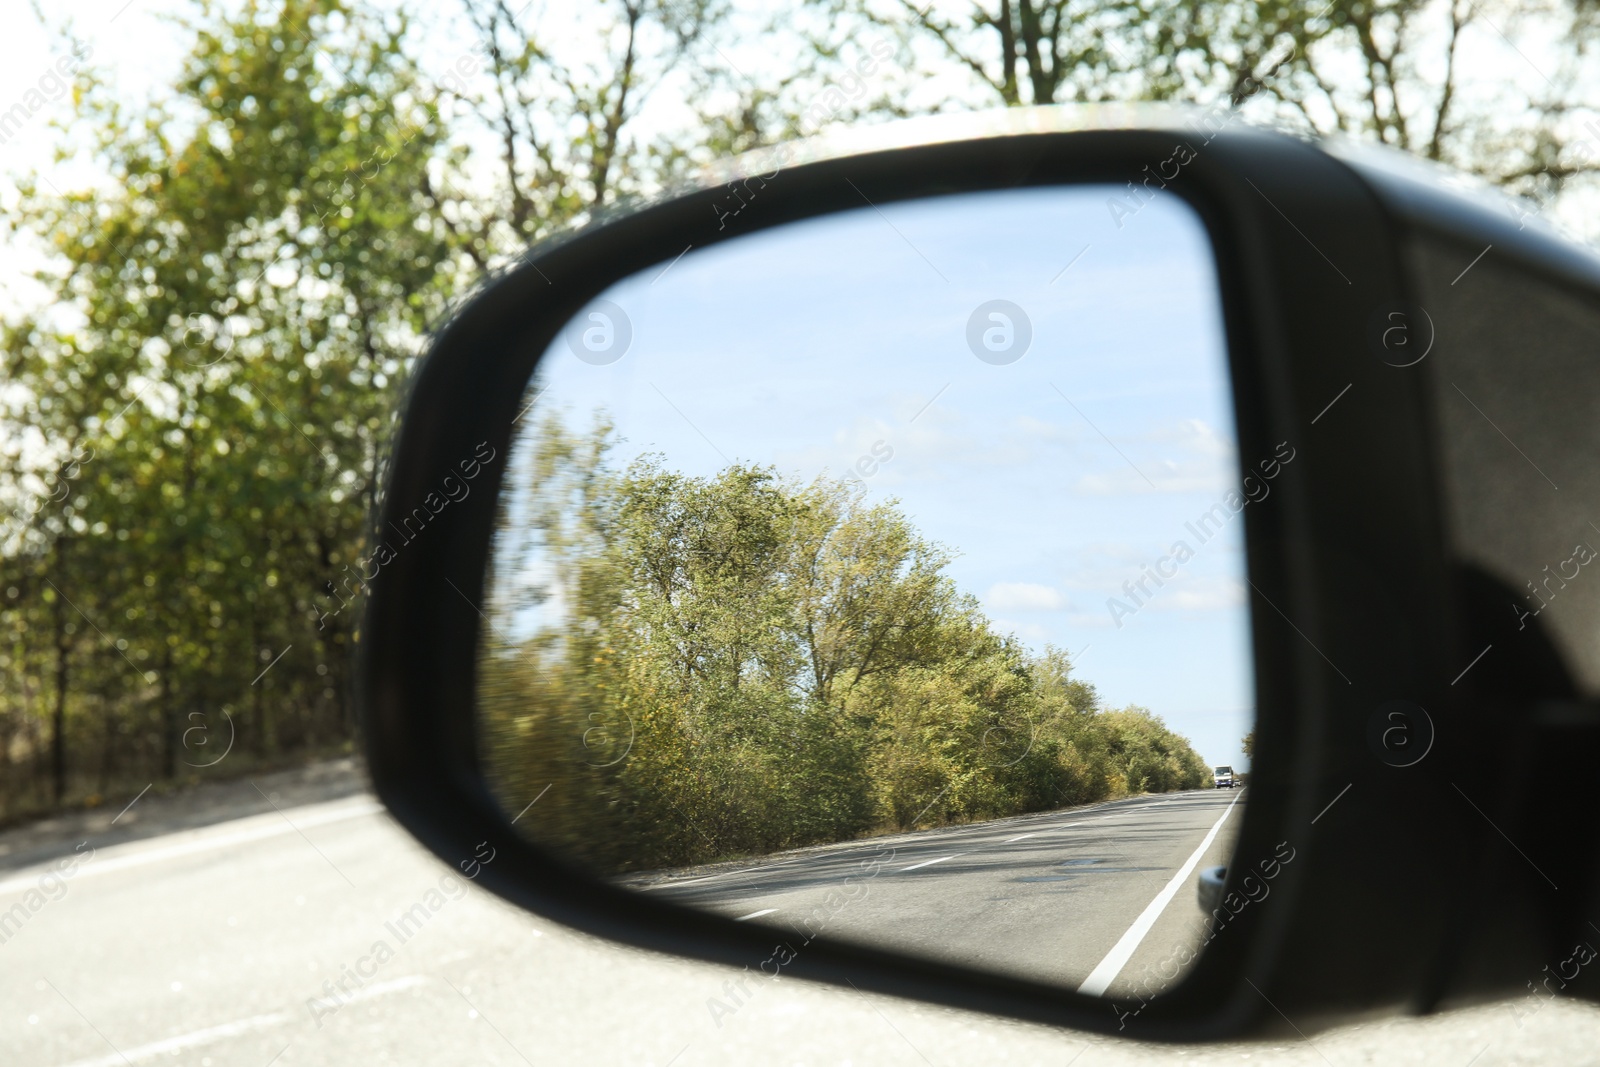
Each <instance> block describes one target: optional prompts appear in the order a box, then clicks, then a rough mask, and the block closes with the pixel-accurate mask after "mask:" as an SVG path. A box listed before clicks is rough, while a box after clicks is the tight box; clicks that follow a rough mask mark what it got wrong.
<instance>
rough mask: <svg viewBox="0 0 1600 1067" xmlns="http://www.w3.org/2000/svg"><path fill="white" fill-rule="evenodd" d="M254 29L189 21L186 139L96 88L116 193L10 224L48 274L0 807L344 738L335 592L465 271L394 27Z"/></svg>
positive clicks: (3, 589) (18, 340)
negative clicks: (405, 397)
mask: <svg viewBox="0 0 1600 1067" xmlns="http://www.w3.org/2000/svg"><path fill="white" fill-rule="evenodd" d="M246 8H247V10H246V11H245V12H244V14H243V15H242V16H241V17H239V18H238V19H236V20H234V21H231V22H230V21H212V22H211V23H210V24H209V25H207V26H204V27H200V28H199V29H197V31H196V43H195V50H194V53H193V55H192V56H191V57H190V58H189V60H188V63H187V66H186V68H185V71H184V75H183V81H182V84H181V85H180V86H179V91H178V96H177V103H176V104H174V105H173V106H174V107H175V108H176V109H178V110H180V111H181V121H178V120H176V119H175V118H174V116H173V115H171V114H160V113H158V114H155V115H146V114H143V113H140V114H130V113H128V112H127V111H126V110H125V108H124V105H123V104H122V102H121V101H119V99H118V98H117V96H116V94H115V93H113V92H112V91H110V90H109V88H108V87H105V86H102V85H98V84H96V83H95V82H94V81H93V79H92V77H90V76H89V75H85V76H84V79H83V80H82V81H81V83H80V85H79V86H78V91H79V93H80V94H81V98H82V103H81V107H82V116H83V121H84V122H85V123H86V125H87V128H89V129H90V130H92V131H93V133H94V136H95V137H96V138H98V141H97V142H96V143H95V146H94V149H93V151H92V160H93V162H95V163H97V164H98V165H99V166H101V167H102V168H104V170H105V171H106V172H107V174H108V176H109V179H110V180H109V181H107V182H106V183H104V184H103V185H102V186H101V187H97V188H94V189H90V190H85V191H82V192H79V193H76V194H72V195H65V196H63V195H61V194H59V193H57V192H56V191H55V190H54V189H53V188H51V187H50V186H48V185H45V184H42V183H41V184H38V185H34V184H32V183H24V184H23V186H22V189H21V199H20V202H19V204H18V205H17V210H16V212H15V213H14V214H13V215H12V216H11V223H12V225H13V227H14V228H15V230H16V231H17V232H18V233H19V234H22V235H30V236H32V237H34V238H38V239H40V240H42V241H43V242H45V244H46V246H47V247H48V249H49V250H50V251H51V252H52V253H53V254H54V259H53V260H52V262H51V263H50V264H49V265H48V266H47V267H46V268H45V269H44V270H43V271H41V272H40V274H39V275H38V281H39V282H40V283H41V284H42V285H44V286H45V287H46V289H47V290H48V291H49V293H50V294H51V297H52V302H51V303H50V305H49V306H47V307H45V308H43V309H42V310H41V311H40V312H38V313H37V314H35V315H33V316H30V317H28V318H25V319H21V320H18V321H14V322H12V323H9V324H8V325H7V327H6V329H5V332H4V334H3V346H0V360H3V364H0V376H3V378H4V381H5V389H4V392H3V393H0V402H3V404H4V409H3V428H0V442H3V445H4V448H5V450H6V456H5V462H4V473H3V475H0V507H3V509H4V510H3V512H0V815H11V814H16V813H18V812H25V811H28V810H33V809H38V808H43V807H48V806H51V805H55V804H59V803H62V802H64V801H68V802H75V801H79V800H88V801H90V802H91V803H92V802H94V801H95V798H96V797H102V796H110V795H117V794H121V795H125V796H131V795H132V794H133V793H136V792H138V791H139V790H140V789H141V788H142V787H143V786H145V785H146V784H148V783H151V782H156V781H161V780H172V779H182V778H186V777H192V776H195V775H200V774H208V773H225V772H232V771H237V770H239V769H242V768H245V767H248V766H250V765H251V764H252V763H256V764H259V763H263V762H265V763H271V762H274V761H276V760H279V759H282V758H284V757H285V756H289V755H294V754H304V753H315V752H325V751H340V750H344V751H348V749H349V747H350V743H351V739H352V737H353V734H354V713H353V708H352V704H351V679H350V673H351V653H352V648H353V644H354V642H355V640H356V636H357V635H356V632H355V631H356V626H357V624H358V621H359V618H360V612H359V609H358V608H353V609H351V610H343V611H339V610H335V609H338V608H340V606H341V604H342V603H343V601H342V600H340V599H337V598H335V596H334V592H335V587H334V584H333V583H335V582H337V581H340V580H341V579H343V578H344V577H345V570H344V568H345V567H346V566H347V565H349V564H351V563H353V562H355V561H357V560H358V559H359V558H360V557H361V554H362V550H363V545H364V544H365V543H366V541H367V529H366V526H367V523H368V515H369V513H370V510H371V508H372V506H373V504H374V502H375V501H376V499H377V496H378V493H379V487H380V484H381V480H382V475H383V456H384V453H385V450H386V448H387V446H388V441H389V438H390V434H391V432H392V428H393V421H394V413H395V407H396V393H397V386H398V383H399V382H400V380H401V379H402V378H403V377H404V375H405V374H406V373H407V368H408V366H409V364H410V362H411V361H412V360H413V359H414V358H415V354H416V352H417V350H418V348H419V345H420V338H421V336H422V334H423V331H424V330H425V328H426V326H427V324H428V322H429V321H430V319H431V318H432V317H434V316H436V315H438V314H439V313H440V311H441V309H442V308H443V306H444V298H445V294H446V291H447V290H448V289H449V287H450V286H451V285H452V284H453V283H454V278H455V274H456V272H457V270H458V263H459V259H460V255H459V252H458V250H457V248H456V247H455V244H456V242H455V240H454V238H453V237H452V235H451V234H450V232H449V231H448V229H447V227H445V226H444V224H443V223H442V222H440V221H438V219H437V211H435V210H433V209H432V206H431V205H430V204H429V202H428V201H427V198H426V195H425V188H426V185H427V182H426V180H425V178H426V175H427V173H428V168H429V167H430V166H436V165H437V160H438V157H439V155H440V152H441V151H442V149H441V143H442V136H443V131H442V128H441V127H440V125H439V123H438V122H437V121H436V115H435V113H434V111H433V109H432V108H431V107H430V106H429V104H428V103H427V101H426V99H425V98H424V95H423V94H421V93H420V92H419V91H418V90H417V86H416V85H415V83H414V75H413V73H412V72H411V71H410V70H409V69H408V66H407V64H406V63H405V62H404V60H403V57H402V56H401V53H400V50H399V45H398V43H397V39H396V37H395V32H397V31H395V30H394V29H392V28H386V27H385V26H383V25H382V24H379V23H376V22H373V21H370V20H367V21H362V20H359V19H348V20H338V14H339V11H340V8H341V5H338V4H333V5H328V4H311V3H288V4H284V5H277V10H276V11H275V12H274V15H275V18H274V19H267V18H263V17H262V15H263V12H262V11H261V9H260V6H259V5H246ZM330 12H331V13H332V15H333V17H334V19H335V20H336V21H332V22H330ZM335 26H337V27H338V29H337V30H335V28H334V27H335ZM331 45H338V46H339V47H338V48H337V49H335V50H334V54H333V58H332V60H331V61H330V58H329V51H328V50H329V48H330V46H331ZM180 131H181V136H180ZM375 158H376V159H378V160H381V163H382V165H381V166H377V165H374V159H375ZM357 591H358V592H359V590H357ZM344 595H345V596H346V597H348V595H349V594H348V593H346V594H344ZM269 668H270V669H269ZM213 767H215V768H218V769H217V770H214V771H213V770H208V768H213Z"/></svg>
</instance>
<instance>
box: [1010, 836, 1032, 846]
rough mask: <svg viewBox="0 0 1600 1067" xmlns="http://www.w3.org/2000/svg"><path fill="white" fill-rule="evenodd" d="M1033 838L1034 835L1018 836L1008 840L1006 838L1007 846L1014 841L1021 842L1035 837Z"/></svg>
mask: <svg viewBox="0 0 1600 1067" xmlns="http://www.w3.org/2000/svg"><path fill="white" fill-rule="evenodd" d="M1033 836H1034V834H1018V835H1017V836H1016V837H1008V838H1006V844H1008V845H1009V844H1011V842H1013V841H1021V840H1022V839H1023V838H1027V837H1033Z"/></svg>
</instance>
